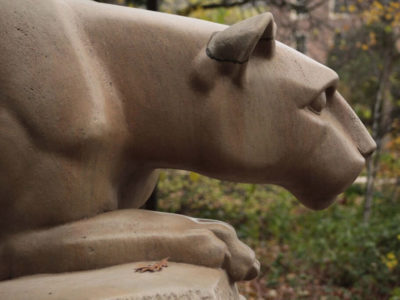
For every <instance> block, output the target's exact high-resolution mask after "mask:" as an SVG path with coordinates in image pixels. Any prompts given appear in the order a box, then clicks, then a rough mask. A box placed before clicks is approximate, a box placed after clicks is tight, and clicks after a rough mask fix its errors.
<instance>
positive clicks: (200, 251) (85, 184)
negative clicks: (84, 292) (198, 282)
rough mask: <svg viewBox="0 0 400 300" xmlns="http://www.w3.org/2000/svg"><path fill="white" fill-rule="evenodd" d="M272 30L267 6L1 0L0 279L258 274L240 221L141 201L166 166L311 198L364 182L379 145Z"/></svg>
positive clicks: (330, 84) (317, 69)
mask: <svg viewBox="0 0 400 300" xmlns="http://www.w3.org/2000/svg"><path fill="white" fill-rule="evenodd" d="M275 32H276V26H275V23H274V20H273V17H272V15H271V14H270V13H264V14H261V15H258V16H255V17H253V18H250V19H247V20H245V21H242V22H239V23H237V24H235V25H232V26H225V25H221V24H215V23H211V22H205V21H200V20H195V19H190V18H184V17H180V16H173V15H168V14H162V13H155V12H148V11H144V10H137V9H131V8H127V7H118V6H112V5H106V4H99V3H96V2H94V1H86V0H47V1H38V0H24V1H22V0H20V1H10V0H0V41H1V43H0V128H1V130H0V149H1V151H0V280H7V279H10V278H15V277H19V276H24V275H31V274H39V273H62V272H75V271H82V270H93V269H99V268H104V267H108V266H113V265H118V264H124V263H130V262H135V261H148V260H160V259H162V258H164V257H170V260H171V261H173V262H182V263H188V264H194V265H201V266H207V267H211V268H216V269H220V268H222V269H224V270H225V271H226V272H227V274H228V276H229V278H230V280H231V281H232V282H235V281H239V280H249V279H252V278H254V277H255V276H257V274H258V271H259V263H258V261H257V259H256V258H255V255H254V252H253V251H252V250H251V249H250V248H249V247H247V246H246V245H244V244H243V243H242V242H241V241H239V239H238V238H237V236H236V233H235V231H234V229H233V228H232V227H230V226H229V225H227V224H225V223H222V222H216V221H211V220H197V219H193V218H187V217H184V216H179V215H174V214H161V213H157V212H149V211H142V210H139V209H138V208H139V207H141V206H142V204H143V203H144V202H145V201H146V200H147V199H148V196H149V195H150V193H151V191H152V189H153V187H154V185H155V183H156V181H157V175H158V173H157V172H158V171H157V170H158V169H160V168H174V169H184V170H192V171H195V172H199V173H201V174H204V175H208V176H211V177H215V178H219V179H224V180H231V181H236V182H252V183H271V184H277V185H280V186H283V187H284V188H286V189H288V190H289V191H290V192H292V193H293V194H294V195H295V196H296V197H297V198H298V199H299V200H300V201H301V202H302V203H303V204H304V205H306V206H307V207H310V208H312V209H322V208H325V207H327V206H328V205H329V204H330V203H332V202H333V201H334V199H335V197H336V196H337V194H339V193H341V192H342V191H343V190H344V189H345V188H346V187H348V186H349V185H350V184H351V183H352V182H353V180H354V179H355V178H356V177H357V175H358V174H359V172H360V171H361V170H362V168H363V166H364V163H365V159H366V158H367V157H368V156H369V155H370V154H371V153H372V152H373V151H374V149H375V143H374V141H373V140H372V138H371V137H370V135H369V133H368V131H367V130H366V128H365V127H364V126H363V124H362V123H361V121H360V120H359V119H358V117H357V116H356V114H355V113H354V112H353V110H352V109H351V108H350V106H349V105H348V104H347V102H346V101H345V99H343V97H342V96H341V95H340V93H339V92H338V91H337V90H336V87H337V83H338V76H337V74H336V73H335V72H334V71H332V70H331V69H329V68H327V67H325V66H323V65H321V64H319V63H317V62H315V61H313V60H312V59H310V58H308V57H306V56H304V55H303V54H301V53H299V52H297V51H296V50H294V49H292V48H290V47H288V46H286V45H284V44H282V43H280V42H278V41H275ZM99 272H100V273H99V274H102V273H101V271H99ZM218 272H219V271H218ZM75 274H77V273H75ZM94 274H97V273H96V272H95V273H94ZM107 274H108V273H107ZM163 274H164V273H163ZM218 274H219V273H218ZM78 275H79V274H77V276H78ZM49 276H50V275H49ZM60 276H67V277H68V278H70V280H72V281H73V280H75V279H74V278H73V276H72V275H60ZM69 276H72V277H69ZM79 276H81V275H79ZM82 276H83V275H82ZM132 276H139V275H138V274H136V275H132ZM157 276H158V275H157ZM160 276H163V275H162V274H161V275H160ZM193 276H197V275H193ZM193 276H188V278H189V277H190V278H192V277H193ZM100 277H101V276H100ZM56 278H58V276H57V275H54V279H51V276H50V277H48V280H49V282H50V281H52V280H56ZM100 279H101V278H100ZM29 280H31V279H29ZM32 280H33V279H32ZM18 282H20V281H18V280H17V281H16V284H17V283H18ZM7 284H10V285H11V286H12V285H13V283H11V282H8V283H7ZM61 284H62V283H60V285H61ZM137 284H138V286H139V287H140V288H142V287H143V289H146V288H148V287H147V286H146V284H144V283H140V281H139V282H138V283H137ZM152 287H153V286H152ZM152 287H151V288H152ZM157 288H158V287H157ZM65 291H66V292H68V289H67V288H66V289H65ZM8 298H9V297H8Z"/></svg>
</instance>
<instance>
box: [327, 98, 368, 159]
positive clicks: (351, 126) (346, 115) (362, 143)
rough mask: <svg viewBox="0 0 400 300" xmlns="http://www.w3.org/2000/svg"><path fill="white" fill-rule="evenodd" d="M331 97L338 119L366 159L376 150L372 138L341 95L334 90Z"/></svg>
mask: <svg viewBox="0 0 400 300" xmlns="http://www.w3.org/2000/svg"><path fill="white" fill-rule="evenodd" d="M333 97H334V98H335V99H334V100H335V101H334V102H333V103H334V106H335V108H334V109H335V110H337V113H338V114H337V116H338V120H339V121H340V123H341V124H342V125H343V127H344V128H346V131H347V133H348V134H349V135H350V137H351V139H352V140H353V141H354V143H355V144H356V145H357V148H358V151H360V153H361V155H362V156H364V157H365V158H366V159H367V158H368V157H370V156H371V155H372V153H374V151H375V150H376V143H375V141H374V139H373V138H372V137H371V135H370V134H369V132H368V130H367V128H365V126H364V124H363V123H362V122H361V120H360V119H359V118H358V116H357V115H356V113H355V112H354V111H353V110H352V109H351V107H350V105H349V104H348V103H347V101H346V100H345V99H344V98H343V97H342V95H340V94H339V92H337V91H336V92H335V94H334V95H333Z"/></svg>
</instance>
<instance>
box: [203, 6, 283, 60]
mask: <svg viewBox="0 0 400 300" xmlns="http://www.w3.org/2000/svg"><path fill="white" fill-rule="evenodd" d="M275 33H276V24H275V22H274V17H273V16H272V14H271V13H263V14H261V15H257V16H254V17H252V18H249V19H246V20H244V21H241V22H239V23H236V24H234V25H232V26H230V27H228V28H227V29H225V30H224V31H219V32H215V33H214V34H213V35H212V36H211V38H210V40H209V42H208V45H207V49H206V53H207V55H208V56H209V57H210V58H212V59H215V60H218V61H223V62H233V63H240V64H242V63H245V62H247V61H248V60H249V58H250V55H251V54H252V53H253V51H254V49H255V47H256V46H257V44H258V43H259V42H263V43H265V45H263V46H265V51H266V53H267V54H268V53H271V52H272V51H273V47H274V46H275Z"/></svg>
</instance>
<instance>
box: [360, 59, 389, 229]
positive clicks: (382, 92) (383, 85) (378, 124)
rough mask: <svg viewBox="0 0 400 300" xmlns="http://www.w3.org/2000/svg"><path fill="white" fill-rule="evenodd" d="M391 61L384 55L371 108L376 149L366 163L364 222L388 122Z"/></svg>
mask: <svg viewBox="0 0 400 300" xmlns="http://www.w3.org/2000/svg"><path fill="white" fill-rule="evenodd" d="M392 63H393V59H392V55H391V53H387V55H385V60H384V63H383V68H382V72H381V76H380V78H379V83H378V91H377V93H376V100H375V104H374V110H373V122H372V137H373V139H374V140H375V142H376V151H375V153H374V154H373V155H372V157H371V158H370V159H369V160H368V163H367V184H366V191H365V203H364V222H365V223H367V222H368V221H369V218H370V216H371V211H372V205H373V197H374V189H375V179H376V173H377V171H378V168H379V159H380V155H381V150H382V140H383V137H384V136H385V134H386V133H387V129H386V128H385V127H387V123H388V122H390V121H389V120H388V118H390V116H389V112H388V111H386V110H387V109H385V108H387V107H389V106H388V105H385V102H386V101H388V91H389V89H390V73H391V66H392Z"/></svg>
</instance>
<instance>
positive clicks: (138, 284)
mask: <svg viewBox="0 0 400 300" xmlns="http://www.w3.org/2000/svg"><path fill="white" fill-rule="evenodd" d="M141 264H142V263H130V264H125V265H120V266H114V267H109V268H106V269H100V270H94V271H84V272H74V273H66V274H58V275H46V274H45V275H36V276H28V277H22V278H19V279H14V280H10V281H3V282H0V299H9V300H11V299H12V300H27V299H29V300H61V299H74V300H89V299H96V300H97V299H102V300H178V299H179V300H214V299H215V300H229V299H231V300H236V299H240V298H239V294H238V292H237V289H236V287H235V286H234V284H231V283H229V279H228V277H227V275H226V272H224V271H222V270H220V269H210V268H205V267H199V266H193V265H187V264H177V263H170V265H169V267H168V268H166V269H163V270H162V271H160V272H155V273H136V272H135V268H136V267H137V266H139V265H141Z"/></svg>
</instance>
